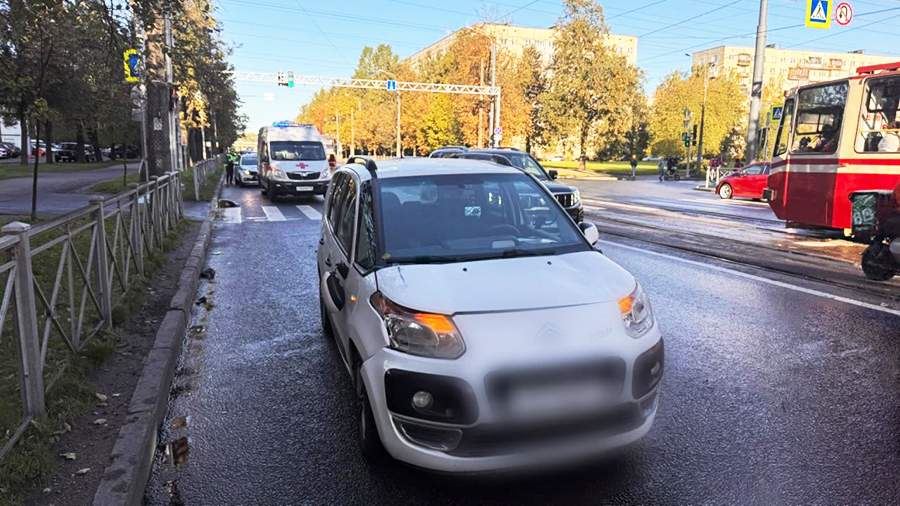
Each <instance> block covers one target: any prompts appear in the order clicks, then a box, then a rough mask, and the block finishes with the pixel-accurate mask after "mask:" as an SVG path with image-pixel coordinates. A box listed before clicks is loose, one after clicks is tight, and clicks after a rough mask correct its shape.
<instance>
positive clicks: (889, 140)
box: [763, 62, 900, 232]
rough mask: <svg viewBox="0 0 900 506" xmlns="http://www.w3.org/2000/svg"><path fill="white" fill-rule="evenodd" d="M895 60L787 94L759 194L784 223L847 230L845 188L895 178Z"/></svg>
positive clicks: (898, 93)
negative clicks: (770, 160)
mask: <svg viewBox="0 0 900 506" xmlns="http://www.w3.org/2000/svg"><path fill="white" fill-rule="evenodd" d="M898 105H900V62H897V63H892V64H886V65H874V66H869V67H860V68H859V69H857V75H855V76H852V77H849V78H845V79H840V80H835V81H828V82H821V83H815V84H810V85H807V86H802V87H799V88H797V89H795V90H793V91H792V92H790V93H789V94H788V95H787V98H786V100H785V103H784V112H783V115H782V118H781V123H780V125H779V127H778V133H777V135H776V138H775V150H774V152H773V158H772V162H771V171H770V173H769V178H768V182H767V188H766V189H765V190H764V193H763V196H764V197H765V198H766V199H768V201H769V205H770V206H771V207H772V210H773V211H774V212H775V215H776V216H778V218H780V219H782V220H785V221H787V223H788V225H789V226H802V227H810V228H831V229H843V230H844V231H845V232H849V229H850V228H851V219H852V218H851V203H850V199H849V196H850V193H852V192H854V191H857V190H876V189H884V190H891V189H893V188H894V187H895V186H896V185H897V183H900V113H898Z"/></svg>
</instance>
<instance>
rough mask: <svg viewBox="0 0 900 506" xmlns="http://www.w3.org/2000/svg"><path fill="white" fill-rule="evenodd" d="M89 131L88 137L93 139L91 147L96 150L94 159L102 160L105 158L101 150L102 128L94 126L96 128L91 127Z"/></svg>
mask: <svg viewBox="0 0 900 506" xmlns="http://www.w3.org/2000/svg"><path fill="white" fill-rule="evenodd" d="M87 133H88V139H90V141H91V147H92V148H93V151H94V152H93V156H94V160H95V161H98V162H100V161H102V160H103V152H102V151H100V128H99V127H98V126H94V128H89V129H88V132H87Z"/></svg>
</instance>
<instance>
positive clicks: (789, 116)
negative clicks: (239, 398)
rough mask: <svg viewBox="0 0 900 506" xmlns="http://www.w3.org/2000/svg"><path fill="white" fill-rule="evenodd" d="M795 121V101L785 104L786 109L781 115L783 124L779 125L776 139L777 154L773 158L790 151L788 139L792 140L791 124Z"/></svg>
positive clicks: (791, 100) (787, 101)
mask: <svg viewBox="0 0 900 506" xmlns="http://www.w3.org/2000/svg"><path fill="white" fill-rule="evenodd" d="M793 121H794V99H790V100H786V101H785V102H784V109H782V113H781V123H780V124H779V125H778V135H777V136H776V137H775V152H774V153H772V156H781V155H783V154H785V153H786V152H787V150H788V139H790V133H791V124H792V123H793Z"/></svg>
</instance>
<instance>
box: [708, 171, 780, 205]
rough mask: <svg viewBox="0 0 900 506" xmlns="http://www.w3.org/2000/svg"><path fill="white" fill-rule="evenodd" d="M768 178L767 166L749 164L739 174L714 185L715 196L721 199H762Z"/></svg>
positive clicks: (727, 177) (735, 173)
mask: <svg viewBox="0 0 900 506" xmlns="http://www.w3.org/2000/svg"><path fill="white" fill-rule="evenodd" d="M768 178H769V165H768V164H766V163H754V164H750V165H748V166H746V167H744V168H743V169H741V170H740V171H739V172H734V173H732V174H729V175H728V176H725V177H723V178H722V179H720V180H719V184H718V185H716V194H718V195H719V197H720V198H723V199H730V198H732V197H743V198H748V199H762V198H763V195H762V192H763V188H765V187H766V180H767V179H768Z"/></svg>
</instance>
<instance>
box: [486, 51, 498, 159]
mask: <svg viewBox="0 0 900 506" xmlns="http://www.w3.org/2000/svg"><path fill="white" fill-rule="evenodd" d="M491 86H497V48H496V45H495V43H494V42H493V41H491ZM499 107H500V97H499V96H493V97H491V110H490V112H489V113H488V129H489V130H490V132H489V133H488V138H489V139H490V140H491V147H492V148H496V147H497V136H496V135H495V134H494V129H495V127H496V126H498V124H497V117H498V114H497V108H499Z"/></svg>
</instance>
